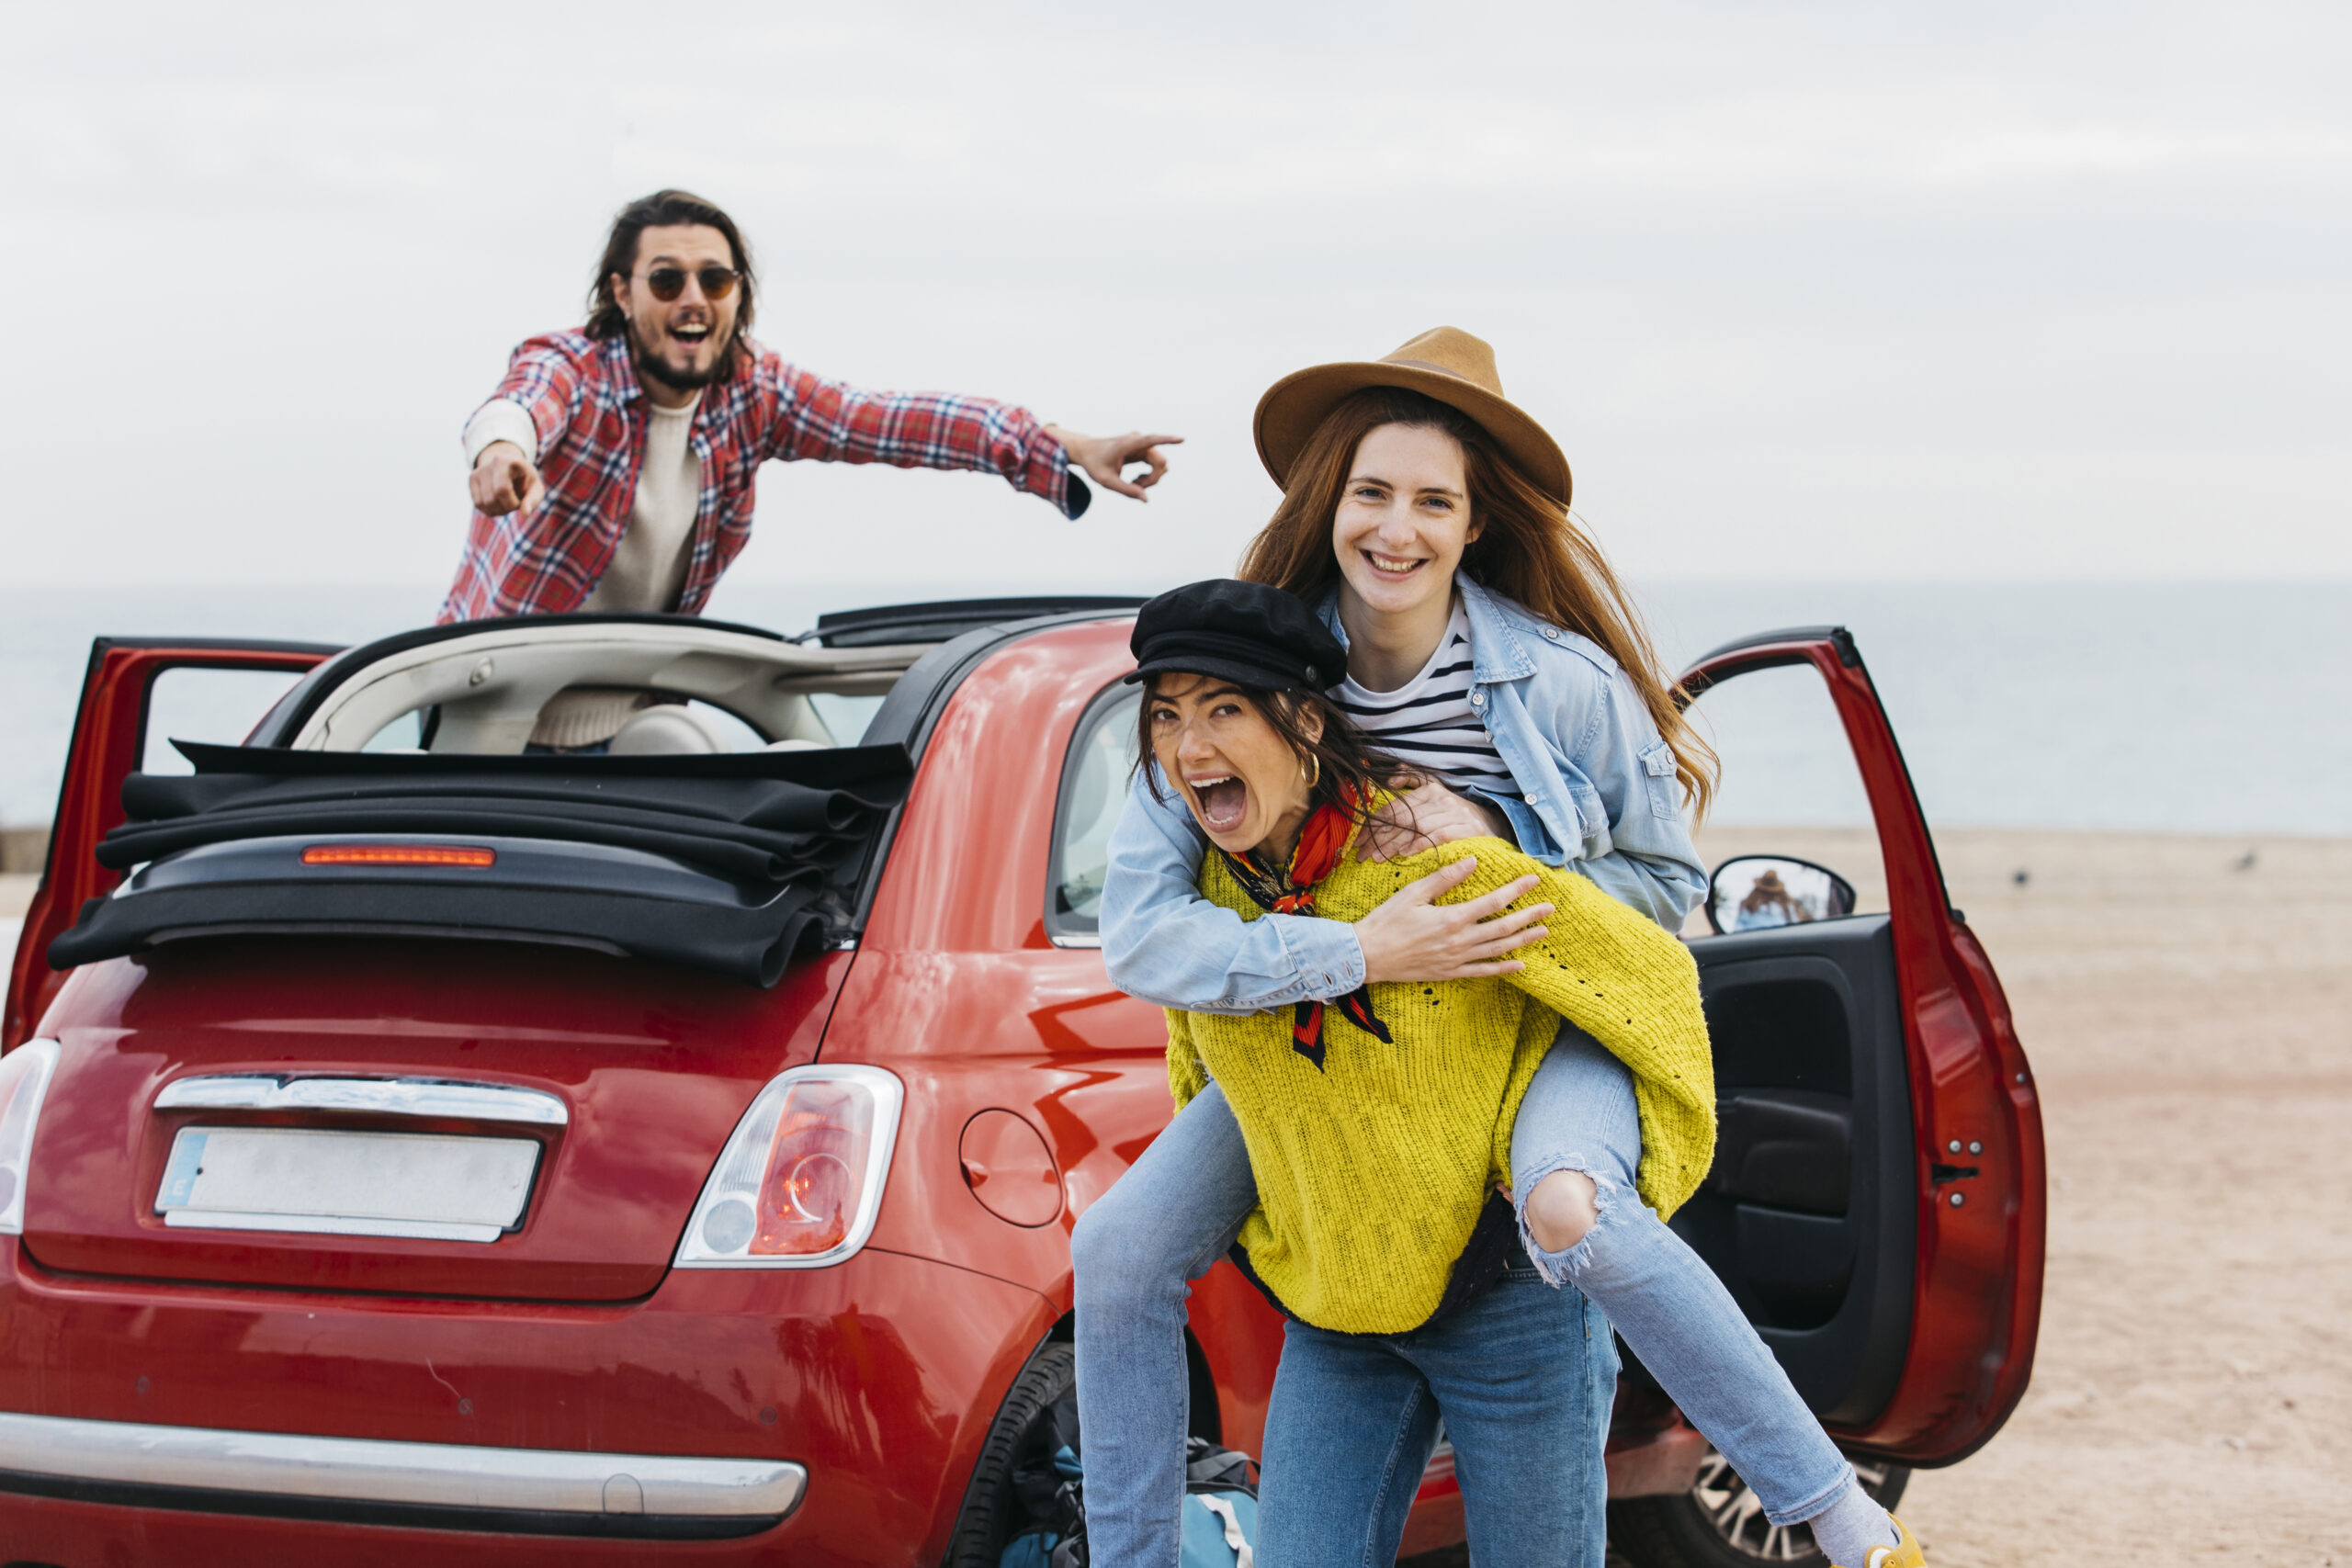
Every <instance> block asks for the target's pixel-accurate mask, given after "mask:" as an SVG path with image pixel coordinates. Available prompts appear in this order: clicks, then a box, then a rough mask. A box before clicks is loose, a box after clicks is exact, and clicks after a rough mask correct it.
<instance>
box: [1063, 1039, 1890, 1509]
mask: <svg viewBox="0 0 2352 1568" xmlns="http://www.w3.org/2000/svg"><path fill="white" fill-rule="evenodd" d="M1641 1158H1642V1127H1641V1118H1640V1115H1639V1112H1638V1111H1637V1109H1636V1106H1635V1103H1634V1075H1633V1074H1632V1073H1631V1072H1630V1071H1628V1070H1627V1069H1626V1066H1625V1064H1624V1063H1623V1062H1621V1061H1619V1060H1618V1059H1617V1058H1616V1057H1614V1056H1612V1055H1610V1054H1609V1052H1608V1051H1607V1049H1606V1048H1604V1047H1603V1046H1602V1045H1601V1044H1600V1042H1599V1041H1597V1040H1595V1039H1593V1038H1592V1036H1591V1035H1589V1034H1587V1033H1586V1032H1584V1031H1582V1030H1580V1029H1578V1028H1577V1026H1576V1025H1574V1024H1572V1023H1563V1024H1562V1025H1561V1026H1560V1036H1559V1039H1558V1040H1557V1041H1555V1042H1554V1043H1553V1046H1552V1049H1551V1051H1550V1052H1549V1053H1548V1054H1547V1055H1545V1056H1544V1065H1543V1066H1541V1067H1539V1068H1538V1069H1536V1073H1535V1081H1534V1083H1533V1084H1532V1085H1531V1086H1530V1087H1529V1089H1528V1091H1527V1098H1526V1100H1523V1101H1521V1104H1520V1108H1519V1121H1518V1122H1517V1123H1516V1124H1515V1125H1514V1126H1513V1128H1512V1129H1511V1140H1510V1173H1511V1179H1512V1180H1513V1182H1514V1183H1515V1184H1516V1187H1515V1192H1516V1196H1517V1197H1518V1199H1519V1201H1520V1205H1521V1215H1520V1225H1521V1236H1522V1238H1523V1239H1525V1240H1526V1241H1527V1250H1528V1255H1529V1256H1530V1257H1531V1258H1533V1259H1534V1260H1535V1263H1536V1266H1537V1268H1539V1269H1542V1270H1543V1272H1544V1275H1545V1276H1546V1277H1547V1278H1550V1279H1552V1280H1564V1281H1566V1283H1568V1284H1572V1285H1574V1286H1576V1287H1577V1289H1578V1290H1580V1291H1582V1292H1584V1293H1585V1294H1586V1295H1588V1296H1589V1297H1590V1298H1591V1299H1592V1300H1593V1301H1594V1302H1595V1303H1599V1305H1600V1309H1601V1310H1602V1311H1603V1312H1606V1313H1607V1314H1609V1320H1610V1322H1611V1323H1612V1324H1614V1325H1616V1328H1617V1332H1618V1333H1619V1334H1622V1335H1623V1336H1624V1337H1625V1343H1626V1344H1627V1345H1628V1346H1630V1347H1631V1348H1632V1349H1633V1352H1634V1355H1636V1356H1639V1357H1640V1358H1641V1359H1642V1365H1643V1366H1645V1367H1646V1368H1648V1369H1649V1371H1650V1375H1651V1376H1652V1377H1655V1378H1656V1379H1657V1381H1658V1384H1659V1386H1660V1387H1662V1388H1664V1389H1665V1390H1666V1393H1667V1396H1668V1398H1670V1399H1672V1400H1673V1401H1674V1403H1675V1404H1677V1405H1679V1407H1680V1408H1681V1411H1682V1414H1683V1415H1684V1416H1688V1417H1689V1418H1690V1421H1691V1425H1692V1426H1694V1427H1698V1428H1699V1430H1700V1431H1701V1432H1702V1433H1704V1434H1705V1435H1706V1438H1707V1440H1708V1441H1709V1442H1711V1443H1713V1444H1714V1445H1715V1448H1716V1450H1717V1451H1719V1452H1720V1453H1722V1455H1723V1456H1724V1459H1726V1460H1728V1461H1730V1462H1731V1467H1732V1468H1733V1469H1734V1470H1736V1471H1737V1472H1739V1475H1740V1479H1742V1480H1743V1481H1746V1482H1747V1484H1748V1487H1749V1489H1750V1490H1752V1491H1753V1492H1754V1493H1755V1494H1756V1497H1757V1501H1758V1502H1759V1503H1761V1504H1762V1505H1763V1506H1764V1512H1765V1514H1766V1516H1767V1517H1770V1519H1771V1520H1772V1522H1773V1523H1774V1524H1780V1525H1790V1524H1797V1523H1800V1522H1802V1521H1804V1520H1805V1519H1809V1518H1811V1517H1814V1516H1815V1514H1818V1513H1820V1512H1821V1510H1822V1509H1824V1508H1826V1507H1827V1506H1829V1505H1830V1504H1831V1503H1832V1502H1834V1501H1836V1500H1837V1498H1838V1494H1840V1493H1841V1492H1843V1491H1844V1490H1845V1489H1846V1487H1847V1486H1848V1485H1849V1484H1850V1483H1852V1481H1853V1475H1854V1472H1853V1467H1852V1466H1851V1465H1849V1464H1848V1463H1847V1462H1846V1457H1845V1456H1844V1455H1843V1454H1841V1453H1839V1452H1838V1450H1837V1448H1836V1446H1835V1445H1833V1444H1832V1443H1831V1442H1830V1441H1829V1438H1828V1436H1827V1435H1826V1433H1824V1432H1823V1431H1822V1429H1821V1423H1820V1422H1819V1421H1817V1420H1815V1418H1814V1414H1813V1412H1812V1411H1811V1410H1810V1409H1808V1408H1807V1407H1806V1405H1805V1403H1804V1400H1803V1399H1802V1398H1800V1397H1799V1396H1798V1394H1797V1391H1796V1389H1795V1387H1794V1386H1793V1385H1792V1384H1791V1383H1790V1382H1789V1376H1788V1374H1787V1373H1786V1372H1784V1371H1781V1363H1780V1362H1778V1361H1776V1360H1774V1359H1772V1352H1771V1351H1770V1350H1768V1349H1766V1348H1765V1347H1764V1342H1763V1341H1762V1340H1761V1339H1759V1338H1758V1337H1757V1336H1756V1330H1755V1328H1754V1327H1753V1326H1752V1325H1749V1323H1748V1321H1747V1315H1746V1314H1743V1313H1742V1312H1741V1311H1740V1310H1739V1306H1738V1303H1736V1302H1734V1301H1733V1300H1732V1298H1731V1292H1729V1291H1726V1290H1724V1285H1723V1281H1722V1280H1718V1279H1716V1278H1715V1274H1714V1270H1713V1269H1709V1268H1708V1267H1707V1265H1706V1263H1705V1261H1704V1260H1702V1258H1700V1257H1699V1255H1698V1254H1697V1253H1695V1252H1693V1251H1691V1247H1690V1244H1689V1243H1687V1242H1685V1241H1684V1240H1683V1239H1682V1238H1681V1237H1680V1236H1679V1235H1675V1234H1674V1232H1672V1231H1671V1230H1668V1228H1667V1227H1666V1226H1665V1225H1664V1224H1661V1223H1660V1222H1659V1220H1658V1217H1657V1212H1656V1211H1655V1210H1653V1209H1652V1208H1651V1207H1650V1206H1649V1205H1648V1204H1646V1203H1645V1202H1643V1201H1642V1199H1641V1195H1640V1194H1639V1193H1638V1192H1636V1191H1635V1190H1634V1171H1635V1169H1636V1168H1638V1167H1639V1166H1640V1164H1641ZM1558 1170H1577V1171H1582V1172H1583V1173H1584V1174H1585V1175H1587V1176H1589V1177H1590V1178H1591V1179H1592V1182H1593V1186H1594V1187H1595V1189H1596V1190H1597V1197H1598V1199H1599V1202H1598V1205H1597V1206H1598V1208H1599V1211H1600V1218H1599V1220H1598V1221H1597V1223H1595V1224H1594V1225H1593V1228H1592V1230H1591V1231H1590V1232H1589V1234H1588V1235H1586V1236H1585V1238H1584V1239H1583V1240H1582V1241H1579V1242H1578V1243H1577V1245H1576V1246H1574V1247H1569V1248H1568V1249H1566V1251H1564V1252H1544V1251H1543V1250H1542V1249H1541V1248H1539V1247H1536V1246H1535V1245H1534V1242H1533V1239H1532V1237H1528V1236H1527V1235H1526V1202H1527V1196H1528V1194H1529V1193H1530V1192H1532V1191H1533V1190H1534V1188H1535V1184H1536V1183H1537V1182H1539V1181H1541V1180H1543V1179H1544V1177H1546V1176H1549V1175H1551V1174H1552V1173H1553V1172H1554V1171H1558ZM1087 1484H1088V1486H1089V1487H1090V1488H1091V1486H1092V1485H1093V1477H1092V1475H1091V1473H1090V1474H1089V1476H1088V1479H1087Z"/></svg>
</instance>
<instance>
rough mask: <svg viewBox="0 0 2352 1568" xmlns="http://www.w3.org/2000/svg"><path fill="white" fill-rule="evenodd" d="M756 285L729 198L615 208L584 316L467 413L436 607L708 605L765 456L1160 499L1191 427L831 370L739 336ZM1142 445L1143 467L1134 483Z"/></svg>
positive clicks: (1071, 495)
mask: <svg viewBox="0 0 2352 1568" xmlns="http://www.w3.org/2000/svg"><path fill="white" fill-rule="evenodd" d="M752 293H753V278H752V265H751V258H750V255H749V253H748V252H747V250H746V248H745V246H744V244H743V238H742V235H741V233H740V232H739V231H737V229H736V227H735V223H734V220H732V219H730V218H729V217H728V216H727V214H725V213H724V212H722V211H720V210H719V209H718V208H717V207H714V206H712V205H711V204H710V203H709V202H707V201H704V200H702V199H701V198H700V197H695V196H690V195H688V194H687V193H685V192H684V191H676V190H664V191H657V192H656V193H654V194H653V195H651V196H649V197H643V198H641V199H639V200H638V201H633V202H631V203H630V204H629V205H628V206H627V207H625V208H623V209H621V211H620V214H619V216H618V217H617V218H616V219H615V220H614V223H613V231H612V235H611V238H610V240H609V241H608V242H607V243H606V245H605V255H604V259H603V261H602V262H601V263H600V264H599V265H598V267H597V277H596V286H595V289H594V293H593V294H592V295H591V296H590V299H589V316H588V321H587V324H586V325H585V326H583V327H582V328H581V329H580V330H578V331H576V332H564V333H549V334H548V335H547V336H545V337H535V338H532V339H530V340H529V341H527V342H526V343H524V344H522V345H521V346H520V347H518V348H516V349H515V353H514V356H513V358H512V360H511V361H510V363H509V366H508V368H507V372H506V378H505V379H504V380H503V381H502V382H501V383H499V387H498V389H497V391H495V392H494V393H492V395H491V399H490V400H489V401H488V402H486V403H484V404H483V405H482V406H481V410H480V411H479V412H476V413H475V415H474V416H473V418H472V420H471V421H470V422H469V423H468V424H467V426H466V435H465V446H466V460H467V462H468V464H469V466H470V467H471V468H472V470H473V477H472V480H471V486H470V488H471V491H472V496H473V504H474V515H473V521H472V525H471V526H470V527H469V530H468V534H467V539H466V550H465V556H464V558H463V559H462V560H461V561H460V562H459V564H458V577H457V581H456V582H454V583H453V584H452V585H451V586H450V589H449V596H448V599H447V602H446V603H445V604H443V605H442V608H441V615H440V619H441V620H442V621H444V622H449V621H466V620H477V619H480V618H482V617H484V616H489V615H554V614H560V613H562V612H565V611H571V610H601V611H636V612H644V611H677V612H681V613H684V614H686V615H695V614H699V613H700V612H701V610H702V607H703V604H704V603H705V602H706V601H707V600H708V599H709V597H710V591H711V589H712V588H713V586H715V585H716V584H717V582H718V578H719V574H720V573H721V572H723V571H725V570H727V567H728V563H729V562H730V561H732V560H733V559H734V558H735V557H736V555H737V553H738V552H740V551H741V549H742V547H743V545H744V542H745V541H746V540H747V539H748V538H749V537H750V536H751V530H752V477H753V475H754V474H755V473H756V471H757V470H758V468H759V466H760V465H761V464H762V463H763V462H766V461H767V460H769V459H770V458H779V459H783V460H786V461H790V460H792V459H795V458H803V457H808V458H816V459H819V460H821V461H827V462H840V463H876V462H878V463H891V464H895V465H897V466H898V467H899V468H974V469H982V470H987V471H989V472H994V473H997V474H1001V475H1002V476H1003V477H1004V479H1007V480H1008V481H1009V482H1011V484H1012V486H1013V488H1014V489H1016V490H1022V491H1028V492H1029V493H1030V494H1032V495H1035V496H1039V497H1042V498H1044V499H1045V500H1046V501H1048V502H1052V503H1053V504H1054V505H1055V506H1057V507H1058V508H1059V509H1060V510H1061V511H1062V513H1064V514H1065V515H1068V516H1070V517H1076V516H1078V515H1079V514H1080V513H1082V512H1084V511H1085V510H1086V507H1087V503H1088V502H1089V500H1090V499H1091V496H1090V492H1089V491H1088V490H1087V486H1086V479H1092V480H1093V481H1094V482H1095V483H1096V484H1099V485H1101V486H1103V488H1104V489H1106V490H1112V491H1117V492H1118V493H1119V494H1121V495H1125V496H1131V497H1133V498H1134V499H1136V500H1137V501H1142V500H1145V499H1147V498H1146V496H1145V493H1144V492H1145V491H1148V489H1149V488H1150V487H1151V486H1152V485H1154V484H1156V483H1158V482H1159V478H1160V476H1161V475H1162V474H1163V473H1165V472H1166V471H1167V467H1168V464H1167V459H1166V458H1165V457H1163V456H1162V455H1161V453H1160V451H1159V448H1160V447H1161V446H1165V445H1170V444H1173V443H1174V442H1176V441H1178V440H1179V439H1181V438H1180V437H1177V436H1173V435H1145V434H1126V435H1118V436H1109V437H1095V436H1088V435H1080V434H1077V433H1076V432H1074V431H1069V430H1063V429H1060V428H1057V426H1054V425H1050V424H1040V423H1038V422H1037V421H1036V420H1035V418H1033V417H1032V416H1031V415H1030V413H1029V412H1028V411H1027V410H1025V409H1019V408H1013V407H1010V406H1008V405H1006V404H1003V403H998V402H991V401H989V400H987V399H984V398H967V397H957V396H954V395H951V394H946V393H938V392H869V391H862V390H860V389H857V388H854V387H849V386H844V385H843V384H842V383H841V382H839V381H832V380H828V379H825V378H822V377H820V376H816V375H813V374H811V373H810V372H809V371H807V370H803V369H800V368H799V367H796V366H793V365H789V364H786V362H785V361H784V360H783V359H781V358H779V357H778V356H777V355H775V354H774V353H772V352H770V351H768V350H766V349H763V348H762V347H761V346H760V345H759V344H756V343H754V342H752V340H751V339H750V338H749V337H748V336H746V335H745V333H746V332H747V331H748V329H749V328H750V327H751V324H752ZM1135 463H1142V464H1145V465H1147V466H1148V471H1147V472H1145V473H1143V474H1141V475H1138V476H1137V477H1136V478H1135V479H1132V480H1131V479H1127V478H1125V474H1124V470H1125V468H1127V466H1128V465H1130V464H1135ZM1074 470H1075V471H1074ZM1080 473H1083V474H1084V475H1085V476H1086V479H1081V478H1080ZM621 716H626V715H625V714H622V715H621ZM550 717H560V716H550ZM576 717H578V718H579V719H580V720H581V722H578V723H571V722H565V723H560V724H557V725H555V726H554V728H556V729H560V731H561V732H562V733H560V734H554V733H550V734H549V735H548V736H545V737H535V738H534V739H539V740H542V741H544V742H545V743H547V744H554V745H572V746H576V745H582V744H593V743H594V741H596V740H600V739H603V738H604V737H603V736H597V735H593V734H591V733H589V732H590V731H592V730H594V729H596V728H601V727H603V726H604V725H605V724H606V723H611V724H612V725H613V726H614V728H617V725H618V718H617V717H616V716H614V715H610V714H599V715H595V716H589V715H585V714H582V715H580V716H576ZM542 728H549V723H548V718H543V720H542ZM610 733H611V730H610V729H606V730H605V734H606V735H609V734H610Z"/></svg>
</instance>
